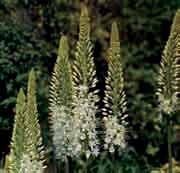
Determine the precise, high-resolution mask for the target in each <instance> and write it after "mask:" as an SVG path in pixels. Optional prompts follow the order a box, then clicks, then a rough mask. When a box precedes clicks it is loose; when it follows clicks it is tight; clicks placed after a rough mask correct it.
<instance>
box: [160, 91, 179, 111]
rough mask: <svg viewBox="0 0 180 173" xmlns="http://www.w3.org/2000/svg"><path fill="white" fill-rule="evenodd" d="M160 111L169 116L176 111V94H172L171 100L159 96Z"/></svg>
mask: <svg viewBox="0 0 180 173" xmlns="http://www.w3.org/2000/svg"><path fill="white" fill-rule="evenodd" d="M158 99H159V102H160V110H162V111H164V112H166V113H168V114H170V113H172V112H174V111H176V109H177V103H178V97H177V93H174V94H173V96H172V97H171V98H165V97H164V95H162V94H161V95H159V98H158Z"/></svg>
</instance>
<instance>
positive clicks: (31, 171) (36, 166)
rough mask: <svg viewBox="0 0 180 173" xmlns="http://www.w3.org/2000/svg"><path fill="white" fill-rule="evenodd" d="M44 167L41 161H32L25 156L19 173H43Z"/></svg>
mask: <svg viewBox="0 0 180 173" xmlns="http://www.w3.org/2000/svg"><path fill="white" fill-rule="evenodd" d="M43 170H44V167H43V164H42V163H41V162H40V161H37V160H32V159H31V158H30V157H29V156H28V155H26V154H24V155H23V157H22V160H21V164H20V170H19V173H43Z"/></svg>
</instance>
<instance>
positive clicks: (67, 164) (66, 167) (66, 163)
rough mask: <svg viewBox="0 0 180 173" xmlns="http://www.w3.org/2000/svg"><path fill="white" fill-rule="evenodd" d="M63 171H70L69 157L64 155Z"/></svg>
mask: <svg viewBox="0 0 180 173" xmlns="http://www.w3.org/2000/svg"><path fill="white" fill-rule="evenodd" d="M65 173H70V172H69V159H68V157H65Z"/></svg>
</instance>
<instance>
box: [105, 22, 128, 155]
mask: <svg viewBox="0 0 180 173" xmlns="http://www.w3.org/2000/svg"><path fill="white" fill-rule="evenodd" d="M108 60H109V64H108V65H109V66H108V76H107V77H106V86H105V97H104V100H103V102H104V108H103V115H104V118H103V123H104V129H105V139H104V149H105V150H108V151H109V152H110V153H113V152H115V149H116V148H118V149H124V147H125V145H126V142H125V135H126V129H125V127H126V125H127V121H126V118H127V116H128V115H127V112H126V111H127V106H126V95H125V92H124V78H123V69H122V59H121V56H120V40H119V33H118V27H117V24H116V23H113V24H112V29H111V42H110V48H109V56H108Z"/></svg>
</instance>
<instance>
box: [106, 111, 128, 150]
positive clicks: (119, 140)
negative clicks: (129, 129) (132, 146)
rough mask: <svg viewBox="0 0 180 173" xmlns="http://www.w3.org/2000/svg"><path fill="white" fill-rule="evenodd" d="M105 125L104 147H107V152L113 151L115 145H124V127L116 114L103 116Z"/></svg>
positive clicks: (122, 146)
mask: <svg viewBox="0 0 180 173" xmlns="http://www.w3.org/2000/svg"><path fill="white" fill-rule="evenodd" d="M103 120H104V125H105V129H106V131H105V139H104V142H105V144H104V148H105V149H108V150H109V152H111V153H112V152H114V151H115V147H120V148H124V147H125V133H126V130H125V127H124V126H123V125H121V124H119V122H118V119H117V117H116V116H110V115H109V116H108V117H104V119H103Z"/></svg>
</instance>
